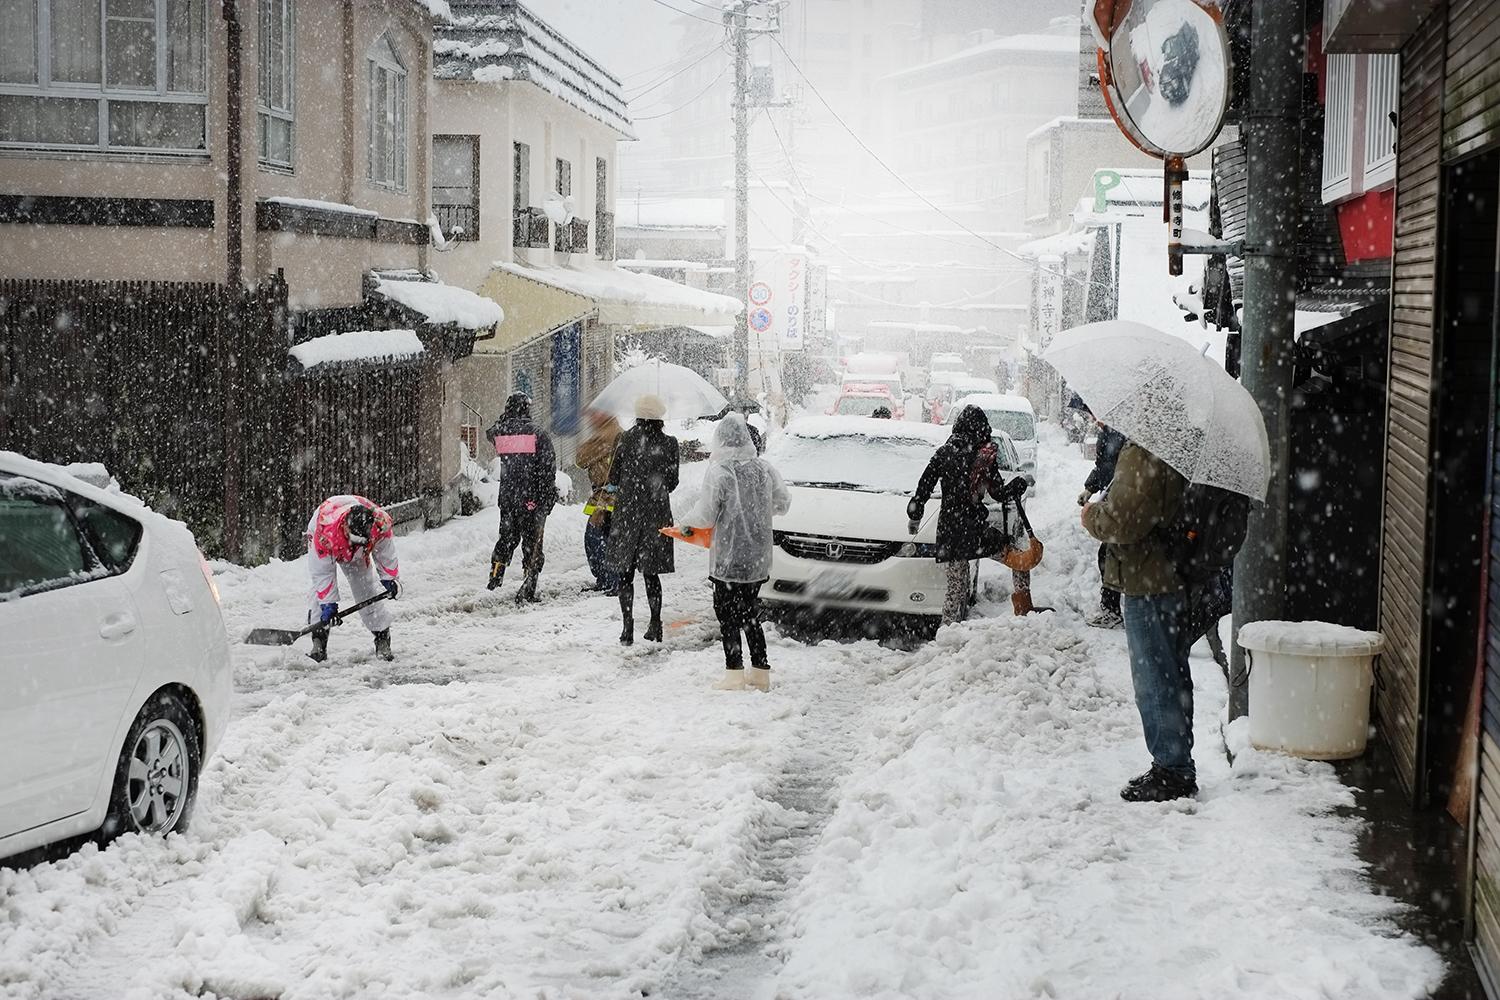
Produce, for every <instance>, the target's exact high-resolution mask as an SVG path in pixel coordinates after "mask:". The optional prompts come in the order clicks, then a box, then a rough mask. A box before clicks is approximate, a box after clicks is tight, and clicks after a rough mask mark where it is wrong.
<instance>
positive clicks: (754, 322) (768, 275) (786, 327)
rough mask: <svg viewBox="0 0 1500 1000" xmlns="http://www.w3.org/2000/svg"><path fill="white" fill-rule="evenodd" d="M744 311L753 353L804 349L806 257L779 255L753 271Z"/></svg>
mask: <svg viewBox="0 0 1500 1000" xmlns="http://www.w3.org/2000/svg"><path fill="white" fill-rule="evenodd" d="M755 276H756V280H755V281H754V282H752V283H751V285H750V290H749V294H748V295H747V303H746V309H745V323H746V325H747V326H748V327H749V330H750V343H751V348H752V350H754V351H756V352H758V353H762V354H776V353H793V352H796V351H801V350H804V349H805V348H806V347H807V257H806V255H804V254H788V253H779V254H776V255H775V256H773V257H771V258H770V259H768V260H765V261H762V262H761V264H760V265H759V266H758V267H757V268H756V271H755Z"/></svg>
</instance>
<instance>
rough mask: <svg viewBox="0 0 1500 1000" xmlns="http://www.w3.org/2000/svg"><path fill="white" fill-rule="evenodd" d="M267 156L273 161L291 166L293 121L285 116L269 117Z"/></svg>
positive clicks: (267, 125)
mask: <svg viewBox="0 0 1500 1000" xmlns="http://www.w3.org/2000/svg"><path fill="white" fill-rule="evenodd" d="M265 157H266V159H267V160H270V161H271V162H272V163H280V164H282V165H284V166H291V163H292V123H291V122H289V121H287V120H286V119H284V118H268V120H267V124H266V153H265Z"/></svg>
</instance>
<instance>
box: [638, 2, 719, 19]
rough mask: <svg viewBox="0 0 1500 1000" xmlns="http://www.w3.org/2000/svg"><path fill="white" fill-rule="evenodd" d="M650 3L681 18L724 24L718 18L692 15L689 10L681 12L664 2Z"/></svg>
mask: <svg viewBox="0 0 1500 1000" xmlns="http://www.w3.org/2000/svg"><path fill="white" fill-rule="evenodd" d="M651 2H652V3H654V4H656V5H657V6H658V7H665V8H667V10H670V11H672V12H673V13H675V14H681V15H682V16H683V17H691V18H693V19H694V20H698V21H705V22H707V23H709V24H723V23H724V22H723V21H721V20H719V19H718V18H712V17H704V16H703V15H702V14H694V13H693V12H692V11H690V10H681V9H680V8H677V7H673V6H672V5H671V4H669V3H667V2H666V0H651Z"/></svg>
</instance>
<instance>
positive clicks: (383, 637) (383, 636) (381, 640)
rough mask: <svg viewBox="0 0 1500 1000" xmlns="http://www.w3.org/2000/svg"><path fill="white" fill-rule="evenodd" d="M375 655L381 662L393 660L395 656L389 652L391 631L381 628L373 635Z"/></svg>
mask: <svg viewBox="0 0 1500 1000" xmlns="http://www.w3.org/2000/svg"><path fill="white" fill-rule="evenodd" d="M375 655H376V656H378V657H380V658H381V659H382V660H394V659H395V658H396V654H395V653H393V652H391V630H390V629H388V628H383V629H381V630H380V631H379V632H376V633H375Z"/></svg>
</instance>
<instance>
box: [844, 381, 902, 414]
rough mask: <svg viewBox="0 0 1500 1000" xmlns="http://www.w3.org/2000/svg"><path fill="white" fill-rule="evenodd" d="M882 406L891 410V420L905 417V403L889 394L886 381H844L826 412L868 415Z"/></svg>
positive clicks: (889, 390)
mask: <svg viewBox="0 0 1500 1000" xmlns="http://www.w3.org/2000/svg"><path fill="white" fill-rule="evenodd" d="M882 406H883V407H885V408H886V409H887V410H889V411H890V412H891V418H892V419H893V420H905V419H906V406H905V404H904V403H903V401H902V400H900V399H898V398H897V397H896V396H893V395H891V388H890V386H889V385H887V384H886V383H884V382H845V383H844V385H843V388H842V391H840V393H839V398H838V400H837V401H836V402H835V403H834V404H833V408H832V409H831V410H829V411H828V412H829V413H830V414H831V415H835V416H845V417H868V416H872V415H873V414H874V413H875V411H876V410H877V409H879V408H880V407H882Z"/></svg>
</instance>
